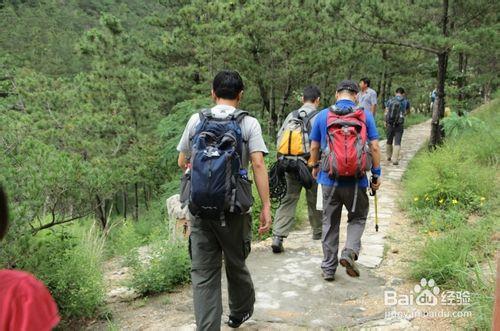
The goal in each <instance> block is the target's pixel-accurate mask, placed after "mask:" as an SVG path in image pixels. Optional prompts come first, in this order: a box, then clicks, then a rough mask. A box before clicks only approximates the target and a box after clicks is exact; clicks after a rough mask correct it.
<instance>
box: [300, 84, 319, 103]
mask: <svg viewBox="0 0 500 331" xmlns="http://www.w3.org/2000/svg"><path fill="white" fill-rule="evenodd" d="M320 98H321V91H320V90H319V87H317V86H316V85H309V86H306V87H305V88H304V93H303V94H302V103H312V104H314V105H315V106H316V107H318V106H319V102H320Z"/></svg>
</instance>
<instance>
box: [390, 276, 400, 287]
mask: <svg viewBox="0 0 500 331" xmlns="http://www.w3.org/2000/svg"><path fill="white" fill-rule="evenodd" d="M401 284H403V280H402V279H401V278H397V277H394V278H393V279H392V281H391V285H392V286H397V285H401Z"/></svg>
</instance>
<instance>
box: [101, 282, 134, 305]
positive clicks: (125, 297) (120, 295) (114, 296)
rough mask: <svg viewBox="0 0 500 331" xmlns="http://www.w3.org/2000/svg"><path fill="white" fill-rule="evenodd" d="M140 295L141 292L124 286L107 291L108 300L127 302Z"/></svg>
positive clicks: (109, 301)
mask: <svg viewBox="0 0 500 331" xmlns="http://www.w3.org/2000/svg"><path fill="white" fill-rule="evenodd" d="M138 297H139V293H137V292H135V291H134V290H133V289H131V288H128V287H125V286H122V287H117V288H114V289H112V290H111V291H109V292H108V293H107V298H106V301H107V302H108V303H111V302H127V301H132V300H134V299H136V298H138Z"/></svg>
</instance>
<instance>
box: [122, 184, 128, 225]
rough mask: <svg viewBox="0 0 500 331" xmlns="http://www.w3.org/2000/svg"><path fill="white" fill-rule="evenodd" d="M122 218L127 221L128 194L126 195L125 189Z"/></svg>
mask: <svg viewBox="0 0 500 331" xmlns="http://www.w3.org/2000/svg"><path fill="white" fill-rule="evenodd" d="M122 199H123V218H124V219H127V207H128V193H127V187H125V189H124V190H123V195H122Z"/></svg>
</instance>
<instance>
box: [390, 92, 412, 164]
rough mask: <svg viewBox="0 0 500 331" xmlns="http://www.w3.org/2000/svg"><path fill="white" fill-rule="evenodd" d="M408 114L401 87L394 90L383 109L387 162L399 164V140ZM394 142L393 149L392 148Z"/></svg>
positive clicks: (408, 110)
mask: <svg viewBox="0 0 500 331" xmlns="http://www.w3.org/2000/svg"><path fill="white" fill-rule="evenodd" d="M409 112H410V102H409V101H408V99H407V98H406V95H405V90H404V89H403V88H402V87H398V88H397V89H396V95H395V96H394V97H393V98H391V99H389V101H387V104H386V108H385V130H386V133H387V145H386V152H387V161H391V160H392V164H394V165H398V164H399V152H400V150H401V139H402V138H403V131H404V122H405V116H406V115H408V113H409ZM393 141H394V147H393Z"/></svg>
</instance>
